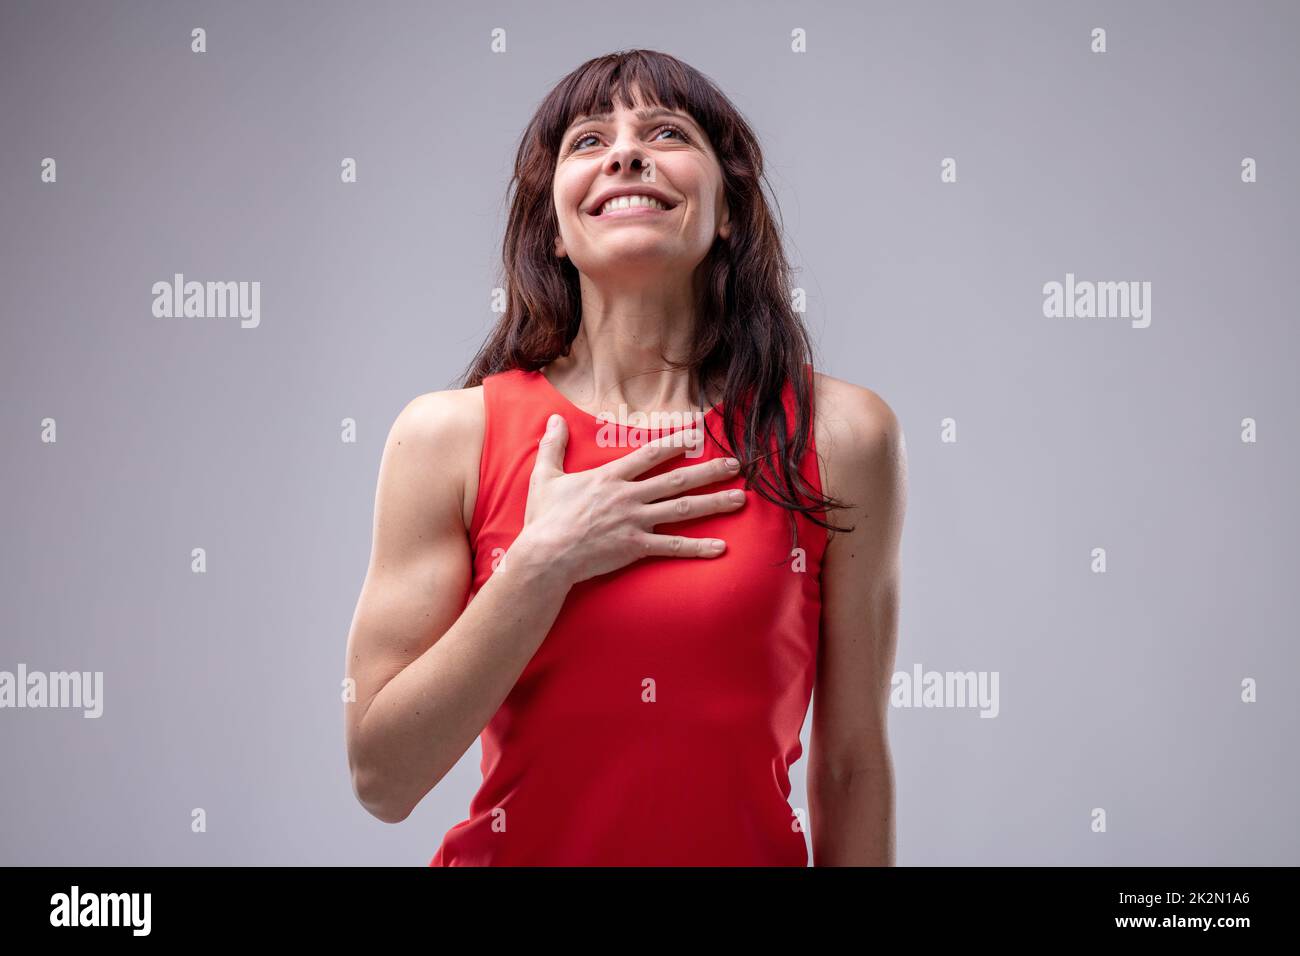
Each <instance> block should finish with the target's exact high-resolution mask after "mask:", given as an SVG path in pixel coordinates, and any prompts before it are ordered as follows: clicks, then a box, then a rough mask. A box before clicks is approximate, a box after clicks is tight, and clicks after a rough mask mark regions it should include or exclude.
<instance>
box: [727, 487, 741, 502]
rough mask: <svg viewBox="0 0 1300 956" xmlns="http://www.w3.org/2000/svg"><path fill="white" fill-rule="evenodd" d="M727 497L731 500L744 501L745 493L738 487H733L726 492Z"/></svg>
mask: <svg viewBox="0 0 1300 956" xmlns="http://www.w3.org/2000/svg"><path fill="white" fill-rule="evenodd" d="M727 497H728V498H730V499H731V500H732V501H744V500H745V493H744V492H743V491H741V490H740V489H739V488H733V489H732V490H731V491H728V492H727Z"/></svg>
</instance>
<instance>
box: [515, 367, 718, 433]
mask: <svg viewBox="0 0 1300 956" xmlns="http://www.w3.org/2000/svg"><path fill="white" fill-rule="evenodd" d="M529 374H531V375H536V376H537V377H538V378H539V379H541V380H542V384H543V385H545V386H546V388H547V389H548V390H550V392H551V394H552V395H554V396H555V397H556V398H557V399H559V400H560V401H561V402H563V403H564V404H565V405H566V406H567V407H568V408H570V409H571V410H572V411H573V412H574V414H577V415H580V416H582V417H583V418H584V419H587V420H588V421H590V422H592V423H594V424H596V425H609V424H618V423H617V422H611V421H610V419H608V418H601V417H600V416H598V415H593V414H591V412H589V411H586V410H584V409H581V408H579V407H578V406H577V405H575V404H574V403H573V402H572V401H571V400H570V399H569V398H568V397H567V396H566V395H565V394H564V393H563V392H561V391H560V390H559V389H558V388H556V387H555V385H554V384H553V383H552V382H551V380H550V379H549V378H547V377H546V376H545V375H543V374H542V370H541V369H535V370H534V371H532V372H530V373H529ZM722 405H723V403H722V402H719V403H718V404H716V405H714V406H713V407H712V408H710V409H709V410H708V411H707V412H705V413H704V418H711V417H715V416H717V415H720V414H721V413H722ZM642 414H646V415H649V414H650V413H649V412H644V413H642ZM659 414H661V415H670V414H673V413H672V412H660V413H659ZM679 414H681V415H683V416H685V415H686V414H687V413H686V412H681V413H679ZM690 414H692V415H698V414H699V412H697V411H695V410H694V409H692V410H691V412H690ZM684 424H685V423H683V425H684ZM677 427H678V426H669V427H667V428H660V429H657V431H668V432H671V431H673V430H674V429H675V428H677Z"/></svg>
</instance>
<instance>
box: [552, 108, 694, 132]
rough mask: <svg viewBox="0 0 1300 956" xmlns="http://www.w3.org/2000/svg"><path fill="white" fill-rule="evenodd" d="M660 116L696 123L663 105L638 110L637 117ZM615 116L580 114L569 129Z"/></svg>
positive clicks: (642, 120)
mask: <svg viewBox="0 0 1300 956" xmlns="http://www.w3.org/2000/svg"><path fill="white" fill-rule="evenodd" d="M659 116H673V117H676V118H678V119H682V120H685V121H686V122H688V123H690V124H691V125H692V126H694V125H695V121H694V120H692V119H691V118H690V117H689V116H687V115H686V114H684V113H679V112H677V110H670V109H665V108H664V107H662V106H656V107H653V108H650V109H644V110H637V111H636V118H637V119H638V120H640V121H641V122H643V123H644V122H647V121H649V120H652V119H655V118H656V117H659ZM613 118H614V114H613V113H593V114H591V115H590V116H580V117H578V118H577V119H576V120H574V121H573V122H572V123H570V124H569V130H571V129H573V128H574V127H575V126H581V125H582V124H583V123H608V122H609V121H610V120H612V119H613ZM569 130H565V132H566V133H567V132H568V131H569Z"/></svg>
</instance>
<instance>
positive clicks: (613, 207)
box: [591, 196, 677, 218]
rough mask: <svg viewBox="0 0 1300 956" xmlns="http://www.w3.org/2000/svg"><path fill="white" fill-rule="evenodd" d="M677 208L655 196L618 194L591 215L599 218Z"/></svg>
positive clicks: (652, 213) (650, 213) (653, 212)
mask: <svg viewBox="0 0 1300 956" xmlns="http://www.w3.org/2000/svg"><path fill="white" fill-rule="evenodd" d="M675 208H677V207H676V206H674V205H669V204H668V203H665V202H661V201H660V200H658V199H655V198H654V197H653V196H616V197H614V198H613V199H611V200H609V201H608V202H606V203H605V204H604V205H603V206H601V207H600V208H599V209H597V210H595V211H594V212H593V213H592V214H591V215H592V216H594V217H597V218H604V217H606V216H608V217H622V216H645V215H654V214H657V213H664V212H668V211H670V210H672V209H675Z"/></svg>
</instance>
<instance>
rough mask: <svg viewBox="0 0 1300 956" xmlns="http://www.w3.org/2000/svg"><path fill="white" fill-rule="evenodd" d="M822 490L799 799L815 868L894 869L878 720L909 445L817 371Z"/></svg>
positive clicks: (888, 660) (882, 406)
mask: <svg viewBox="0 0 1300 956" xmlns="http://www.w3.org/2000/svg"><path fill="white" fill-rule="evenodd" d="M814 406H815V410H816V431H815V433H814V434H815V437H816V440H817V449H818V452H819V454H820V456H821V458H822V460H823V464H822V475H823V477H822V483H823V490H824V492H825V493H826V494H828V495H833V496H834V497H836V498H839V499H840V500H842V501H844V502H846V503H848V504H849V505H850V507H849V508H846V509H843V510H836V511H831V512H830V513H829V515H828V517H829V520H830V521H831V523H832V524H838V525H842V526H845V527H848V526H852V527H853V530H852V531H851V532H843V533H840V532H832V533H831V538H830V542H829V543H828V544H827V547H826V553H825V556H824V558H823V561H822V583H821V588H822V617H821V639H820V647H819V650H818V655H817V681H816V686H815V689H814V692H813V725H812V739H811V747H810V752H809V756H808V802H809V811H810V816H811V825H812V845H813V865H814V866H893V865H894V768H893V760H892V758H891V756H890V752H889V732H888V726H887V720H888V711H889V691H890V683H891V679H892V676H893V670H894V653H895V650H896V648H897V643H898V602H899V545H900V542H901V539H902V533H903V515H904V512H905V511H906V507H907V452H906V447H905V443H904V440H903V433H902V429H901V428H900V426H899V423H898V419H897V418H896V417H895V416H894V413H893V410H892V409H891V408H890V407H889V405H887V404H886V403H885V401H884V400H883V399H882V398H880V396H878V395H877V394H876V393H875V392H872V391H871V390H870V389H866V388H861V387H859V386H856V385H851V384H849V383H847V382H842V381H839V380H838V379H833V378H830V377H828V376H821V375H819V376H818V381H817V385H816V391H815V393H814Z"/></svg>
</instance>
